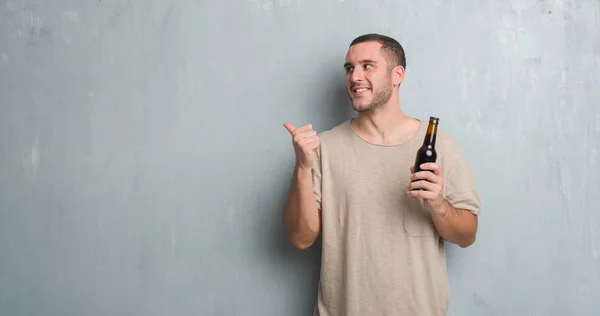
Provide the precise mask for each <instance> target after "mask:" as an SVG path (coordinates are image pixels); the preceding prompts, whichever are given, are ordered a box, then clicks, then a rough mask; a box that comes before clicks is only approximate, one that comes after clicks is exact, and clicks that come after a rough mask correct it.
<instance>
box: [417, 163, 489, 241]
mask: <svg viewBox="0 0 600 316" xmlns="http://www.w3.org/2000/svg"><path fill="white" fill-rule="evenodd" d="M466 168H468V167H466ZM410 169H411V170H410V171H411V178H410V179H411V180H416V181H415V182H411V183H410V185H409V187H408V190H409V191H408V194H409V195H410V196H414V197H418V198H422V199H423V204H424V206H425V209H426V210H427V211H429V213H430V214H431V218H432V221H433V223H434V225H435V227H436V229H437V231H438V232H439V233H440V236H441V237H442V238H444V239H445V240H447V241H449V242H452V243H455V244H457V245H459V246H460V247H462V248H466V247H468V246H470V245H472V244H473V243H474V242H475V238H476V234H477V226H478V217H477V211H478V208H479V198H478V196H477V194H476V191H475V189H474V184H473V182H472V179H471V178H470V173H469V170H468V169H467V170H461V171H462V172H466V173H467V175H465V176H466V177H467V179H466V180H465V181H466V183H464V185H465V186H469V187H460V188H456V187H452V188H450V191H451V192H450V195H451V194H452V192H455V191H457V192H466V193H464V194H457V195H459V196H460V195H462V196H461V197H459V198H456V197H455V198H454V199H455V200H457V201H456V203H451V202H450V201H449V200H447V199H446V198H445V197H444V189H445V187H444V185H445V180H444V177H443V176H442V172H441V170H440V165H439V164H437V163H425V164H423V165H421V169H422V171H420V172H417V173H414V171H413V167H411V168H410ZM453 180H454V179H453ZM465 181H453V182H451V185H454V184H456V182H458V183H461V182H465ZM418 188H421V189H423V190H415V189H418ZM459 199H462V200H459ZM453 204H454V205H465V208H460V207H455V206H454V205H453ZM466 205H468V207H469V209H466V207H467V206H466Z"/></svg>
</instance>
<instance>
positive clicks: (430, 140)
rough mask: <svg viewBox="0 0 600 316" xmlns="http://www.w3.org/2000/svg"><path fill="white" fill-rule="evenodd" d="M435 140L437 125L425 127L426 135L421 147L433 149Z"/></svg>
mask: <svg viewBox="0 0 600 316" xmlns="http://www.w3.org/2000/svg"><path fill="white" fill-rule="evenodd" d="M436 138H437V124H429V126H428V127H427V133H426V134H425V139H424V140H423V146H431V147H435V140H436Z"/></svg>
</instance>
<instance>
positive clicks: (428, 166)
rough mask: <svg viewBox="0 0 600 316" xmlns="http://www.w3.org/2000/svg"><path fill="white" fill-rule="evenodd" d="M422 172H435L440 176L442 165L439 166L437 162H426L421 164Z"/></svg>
mask: <svg viewBox="0 0 600 316" xmlns="http://www.w3.org/2000/svg"><path fill="white" fill-rule="evenodd" d="M421 170H429V171H431V172H433V173H434V174H436V175H439V174H440V165H438V164H437V163H435V162H426V163H424V164H421Z"/></svg>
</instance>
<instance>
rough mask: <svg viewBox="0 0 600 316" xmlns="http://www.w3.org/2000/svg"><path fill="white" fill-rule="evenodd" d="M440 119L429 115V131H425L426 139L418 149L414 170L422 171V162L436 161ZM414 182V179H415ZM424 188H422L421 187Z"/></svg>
mask: <svg viewBox="0 0 600 316" xmlns="http://www.w3.org/2000/svg"><path fill="white" fill-rule="evenodd" d="M439 121H440V119H439V118H437V117H433V116H431V117H429V125H428V126H427V132H426V133H425V139H424V140H423V145H422V146H421V148H419V150H418V151H417V157H416V159H415V165H414V172H415V173H417V172H419V171H421V168H420V166H421V164H424V163H427V162H435V161H436V159H437V152H436V151H435V140H436V137H437V129H438V123H439ZM413 182H414V181H413ZM419 190H422V189H419Z"/></svg>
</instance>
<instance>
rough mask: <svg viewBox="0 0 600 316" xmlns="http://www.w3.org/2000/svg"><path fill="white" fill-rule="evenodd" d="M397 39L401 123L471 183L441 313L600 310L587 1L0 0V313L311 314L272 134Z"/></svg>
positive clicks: (278, 134) (340, 108) (331, 101)
mask: <svg viewBox="0 0 600 316" xmlns="http://www.w3.org/2000/svg"><path fill="white" fill-rule="evenodd" d="M366 32H382V33H386V34H390V35H393V36H395V37H397V38H398V39H399V40H400V41H401V42H402V44H404V45H405V48H406V51H407V59H408V68H407V74H406V82H405V83H404V84H403V87H402V89H401V99H402V101H401V102H402V106H403V108H404V109H405V111H406V112H407V113H409V114H410V115H414V116H418V117H421V118H427V117H428V116H429V115H436V116H439V117H440V118H441V127H443V128H444V129H445V130H447V131H449V132H451V133H452V134H453V135H454V136H455V138H456V139H457V140H458V141H459V143H460V144H461V145H462V146H463V148H464V150H465V153H466V154H467V156H468V158H469V160H470V162H471V165H472V169H473V172H474V176H475V178H476V181H477V183H478V185H479V188H480V193H481V197H482V200H483V211H482V216H481V219H480V233H479V238H478V240H477V243H476V244H475V245H474V246H472V247H471V248H468V249H464V250H463V249H458V248H457V247H453V246H449V247H448V251H449V258H448V261H449V263H448V265H449V274H450V280H451V285H452V288H451V290H452V301H451V312H450V314H451V315H457V316H459V315H460V316H470V315H473V316H481V315H511V316H513V315H540V316H541V315H543V316H548V315H560V316H562V315H596V313H597V312H598V310H600V300H598V297H599V296H598V295H599V294H598V293H600V215H599V213H600V212H599V207H598V203H597V199H598V196H599V194H600V180H599V175H600V167H599V163H600V157H599V151H600V88H599V87H600V75H599V73H600V3H599V2H598V1H592V0H589V1H585V0H581V1H570V0H562V1H532V0H527V1H525V0H523V1H484V2H473V1H471V2H466V1H414V0H412V1H410V0H403V1H367V0H339V1H300V0H296V1H291V0H277V1H274V0H271V1H268V0H263V1H259V0H247V1H218V2H217V1H202V0H201V1H174V0H167V1H156V0H144V1H141V0H140V1H117V0H114V1H111V0H94V1H75V0H55V1H42V0H0V106H1V108H0V110H1V112H0V255H1V258H0V314H2V315H11V316H13V315H14V316H17V315H65V316H70V315H87V316H92V315H145V316H147V315H148V316H149V315H256V316H264V315H277V316H279V315H286V316H293V315H308V314H309V313H310V312H311V310H312V308H313V303H314V300H315V295H316V286H317V280H318V279H317V278H318V268H319V247H318V246H315V248H313V249H310V250H308V251H305V252H301V251H298V250H295V249H293V248H292V247H291V246H290V245H289V244H288V242H287V240H286V236H285V234H284V230H283V225H282V220H281V208H282V203H283V201H284V198H285V193H286V189H287V185H288V184H289V181H290V176H291V174H290V172H291V170H292V166H293V159H294V157H293V150H292V147H291V143H290V139H289V135H288V133H287V131H286V130H285V129H284V128H283V126H282V124H283V122H284V121H290V122H292V123H295V124H304V123H313V125H314V126H315V127H316V128H317V129H318V130H319V131H322V130H324V129H327V128H330V127H332V126H333V125H335V124H337V123H338V122H340V121H341V120H343V119H345V118H348V117H349V116H350V115H352V113H351V111H350V106H349V104H348V103H347V96H346V94H345V92H344V86H343V85H344V82H343V80H344V78H343V76H344V74H343V69H342V63H343V58H344V55H345V53H346V48H347V45H348V43H349V42H350V41H351V40H352V39H353V38H354V37H355V36H357V35H359V34H361V33H366Z"/></svg>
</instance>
